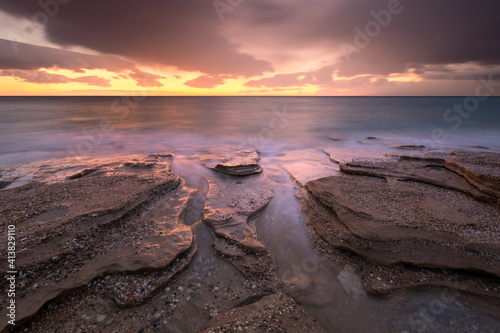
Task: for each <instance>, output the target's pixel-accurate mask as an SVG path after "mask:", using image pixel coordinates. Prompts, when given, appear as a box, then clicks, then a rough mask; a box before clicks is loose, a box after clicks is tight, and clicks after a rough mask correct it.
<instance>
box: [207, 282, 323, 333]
mask: <svg viewBox="0 0 500 333" xmlns="http://www.w3.org/2000/svg"><path fill="white" fill-rule="evenodd" d="M233 331H235V332H239V331H243V332H290V333H299V332H321V333H323V332H326V331H325V330H324V329H323V328H322V327H321V325H320V324H319V323H318V322H317V321H315V320H314V319H313V318H312V317H310V316H309V315H308V314H307V313H306V312H305V311H304V310H303V309H302V308H301V307H300V306H299V305H298V304H297V303H295V301H294V300H293V299H292V298H290V297H288V296H287V295H285V294H284V293H282V292H278V293H276V294H272V295H269V296H264V297H262V299H261V300H259V301H257V302H255V303H252V304H250V305H246V306H242V307H239V308H235V309H232V310H229V311H226V312H225V313H222V314H220V315H218V316H216V317H214V318H213V319H212V320H211V321H210V323H209V324H208V328H207V329H206V330H205V331H203V332H205V333H217V332H233Z"/></svg>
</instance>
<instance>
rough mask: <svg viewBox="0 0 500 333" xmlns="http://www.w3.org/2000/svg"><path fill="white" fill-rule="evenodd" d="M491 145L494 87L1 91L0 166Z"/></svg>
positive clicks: (497, 119) (495, 140) (495, 147)
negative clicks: (205, 92)
mask: <svg viewBox="0 0 500 333" xmlns="http://www.w3.org/2000/svg"><path fill="white" fill-rule="evenodd" d="M407 145H413V146H425V148H423V147H420V150H422V151H435V150H439V151H451V150H484V151H496V152H498V151H500V97H490V98H487V99H485V100H482V101H480V100H479V99H478V98H466V97H149V96H135V97H132V96H123V97H0V166H8V165H14V164H19V163H26V162H32V161H37V160H43V159H49V158H58V157H68V156H69V157H72V156H73V157H78V156H109V155H114V154H129V153H140V154H143V153H144V154H146V153H153V152H173V153H176V152H180V153H182V154H184V155H189V154H197V152H198V151H200V150H203V149H205V148H213V147H234V148H236V149H240V148H241V149H248V148H256V149H258V150H259V151H260V153H261V154H262V155H263V156H276V155H278V154H281V153H283V152H284V151H293V150H303V149H309V148H329V149H338V150H343V151H349V152H352V153H360V154H361V153H366V152H383V151H389V152H391V151H399V152H401V149H400V148H397V147H400V146H407Z"/></svg>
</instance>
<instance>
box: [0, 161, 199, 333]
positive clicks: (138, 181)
mask: <svg viewBox="0 0 500 333" xmlns="http://www.w3.org/2000/svg"><path fill="white" fill-rule="evenodd" d="M160 164H161V163H160ZM155 166H156V164H155ZM131 167H132V166H126V165H124V164H123V163H121V162H117V163H113V164H112V165H111V166H110V165H109V164H108V165H96V166H92V168H90V169H89V168H85V169H83V170H82V171H78V172H77V173H74V175H77V176H76V177H71V176H65V177H59V178H58V179H59V180H60V181H59V182H50V183H40V182H32V183H30V184H28V185H25V186H21V187H16V188H14V189H10V190H5V191H3V192H2V195H1V196H0V205H1V207H2V211H1V216H2V222H1V223H2V225H3V226H4V227H5V226H6V224H15V225H16V229H17V239H18V243H17V249H18V253H19V255H18V258H17V260H16V270H18V271H19V272H20V273H19V276H18V284H17V287H18V289H17V292H18V295H19V298H18V300H17V308H18V311H17V318H16V320H17V321H18V322H19V321H22V320H23V319H26V318H27V317H30V316H32V315H34V314H35V313H36V312H37V311H38V310H39V309H40V308H41V307H42V306H43V305H44V304H45V303H46V302H48V301H49V300H52V299H54V298H56V297H58V296H60V295H63V294H66V293H68V292H70V291H73V290H75V289H77V288H80V287H82V286H85V285H87V284H88V283H89V282H91V281H92V280H94V279H95V278H97V277H101V276H106V275H113V274H117V273H125V272H127V273H133V272H139V271H141V272H144V271H158V270H162V269H168V268H169V267H170V268H171V269H170V270H169V271H168V272H165V273H164V274H162V276H163V282H166V280H165V279H168V278H169V276H170V277H171V276H172V275H173V274H175V271H178V270H180V269H182V268H183V265H180V264H177V265H173V264H174V262H176V260H177V259H178V258H180V257H183V258H185V259H184V263H186V262H188V261H189V260H190V258H191V257H192V256H193V254H194V252H193V247H192V246H193V234H192V231H191V228H190V227H188V226H185V225H183V224H182V221H180V220H179V216H180V215H181V213H182V210H183V209H184V207H185V204H186V202H187V200H188V197H189V195H190V193H191V192H190V191H188V190H187V189H185V188H183V186H182V181H181V179H180V178H179V177H178V176H177V175H175V174H172V173H169V172H168V171H167V170H168V169H169V168H167V169H165V168H161V169H160V170H156V171H157V172H156V173H155V177H154V178H151V177H150V175H149V174H147V173H141V172H137V171H136V170H134V171H132V170H130V172H129V170H128V169H127V168H131ZM85 170H93V171H92V172H88V171H85ZM38 177H39V179H43V177H41V175H40V174H38ZM158 200H160V201H159V202H162V203H163V206H162V207H161V208H158V207H155V205H153V206H151V205H152V204H153V203H154V202H157V201H158ZM156 205H157V204H156ZM166 207H168V210H165V208H166ZM4 229H5V230H6V228H4ZM186 259H187V260H186ZM159 281H160V282H161V280H159ZM158 285H161V284H160V283H158ZM123 289H124V288H122V290H121V292H119V293H115V294H113V289H112V288H109V290H110V294H109V295H110V296H111V297H113V298H114V299H115V301H116V303H118V304H122V305H126V304H129V303H130V302H137V301H138V300H140V299H144V297H147V296H148V294H150V293H151V292H153V291H154V290H153V288H148V289H147V290H144V292H143V293H142V295H137V293H132V292H131V293H129V294H127V292H124V291H123ZM125 289H126V288H125ZM4 328H5V327H4V326H2V327H1V328H0V330H2V329H4Z"/></svg>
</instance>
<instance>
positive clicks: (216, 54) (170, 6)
mask: <svg viewBox="0 0 500 333" xmlns="http://www.w3.org/2000/svg"><path fill="white" fill-rule="evenodd" d="M58 7H59V8H57V11H56V10H55V9H54V10H53V12H54V13H55V14H54V15H53V17H50V18H49V19H48V20H46V21H47V22H45V23H46V25H45V27H46V33H47V37H48V39H49V40H50V41H51V42H53V43H57V44H59V45H65V46H74V45H78V46H83V47H87V48H90V49H93V50H97V51H99V52H103V53H106V54H116V55H120V56H124V57H128V58H132V59H136V60H139V61H146V62H153V63H159V64H163V65H169V66H176V67H178V68H179V69H181V70H185V71H199V72H202V73H205V74H208V75H219V74H236V75H241V76H245V77H249V76H253V75H260V74H262V73H264V72H265V71H271V70H272V67H271V65H270V64H269V63H268V62H266V61H262V60H258V59H256V58H255V57H253V56H252V55H249V54H246V53H242V52H239V51H238V45H237V44H234V43H230V42H228V41H227V40H226V39H225V38H223V37H222V36H221V35H220V34H219V29H220V24H221V22H220V21H219V18H218V15H217V13H216V11H215V9H214V7H213V4H212V1H205V0H190V1H179V0H173V1H147V2H140V1H136V0H107V1H92V0H90V1H89V0H72V1H70V2H68V3H67V4H66V5H64V6H63V5H59V6H58ZM0 9H2V10H4V11H6V12H8V13H10V14H13V15H17V16H19V17H23V16H24V17H27V18H32V17H33V15H36V13H37V12H40V10H41V8H40V6H39V5H38V3H37V2H35V1H31V0H16V1H12V2H11V1H7V2H6V1H3V2H0Z"/></svg>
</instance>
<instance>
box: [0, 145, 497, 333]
mask: <svg viewBox="0 0 500 333" xmlns="http://www.w3.org/2000/svg"><path fill="white" fill-rule="evenodd" d="M407 153H408V151H406V150H405V151H401V153H400V154H394V153H390V154H387V156H384V157H383V158H378V159H371V160H366V159H347V160H346V159H345V157H344V156H335V151H333V150H329V151H320V150H316V151H315V152H311V150H308V151H307V152H305V153H304V155H303V156H305V157H307V158H309V160H304V161H300V160H299V159H297V156H300V155H301V153H298V154H297V156H295V155H294V156H292V157H290V158H289V159H288V160H287V158H288V157H287V156H281V157H277V158H264V157H260V156H259V154H258V152H257V151H252V150H249V151H232V150H230V149H223V150H215V151H213V152H207V153H206V154H204V155H200V156H195V157H191V158H190V159H186V158H185V157H184V158H183V157H179V156H175V155H173V154H170V153H168V152H167V153H158V154H151V155H149V156H139V155H133V156H122V157H121V158H117V157H110V158H101V159H88V160H86V161H82V162H80V163H81V164H79V165H74V164H73V165H72V162H71V161H69V160H68V161H65V160H49V161H40V162H34V163H30V164H24V165H17V166H12V167H6V168H0V174H2V178H1V179H0V186H1V188H0V201H1V202H2V205H1V207H2V223H1V224H2V228H4V230H7V229H6V228H7V225H8V224H15V225H16V227H17V235H16V237H17V240H18V242H19V245H18V249H19V250H18V251H19V252H18V262H17V265H18V267H19V269H18V270H19V271H20V272H21V273H20V274H19V275H18V276H17V278H18V286H17V288H18V289H17V291H18V294H19V295H22V297H21V296H20V297H19V298H17V300H18V304H17V311H18V313H17V315H18V317H17V320H19V322H18V323H19V324H20V325H21V327H19V326H18V325H16V330H14V331H22V327H31V329H35V328H37V329H39V330H40V329H41V330H44V329H45V330H46V329H49V328H51V329H54V328H55V327H52V326H51V324H50V320H49V318H50V319H51V320H53V318H59V321H58V322H59V324H58V325H59V327H60V331H62V332H65V331H74V330H76V331H78V329H80V331H82V332H84V331H99V332H108V331H112V330H116V327H118V326H119V327H121V328H122V329H123V330H125V331H137V332H139V331H141V329H142V330H143V332H146V331H151V332H154V331H156V330H158V329H160V328H161V327H163V326H165V327H168V329H171V330H172V331H177V330H180V329H181V328H182V327H183V326H182V325H183V324H185V323H183V321H182V319H181V318H182V317H183V316H184V315H188V316H189V315H197V316H199V322H197V323H193V324H190V325H193V326H192V327H191V329H193V330H195V331H198V330H205V329H206V330H207V332H209V331H210V332H218V331H222V327H224V326H225V325H227V323H229V322H233V321H234V322H238V321H240V320H241V319H240V317H238V316H236V317H234V316H233V315H234V314H230V313H231V311H232V309H235V308H238V309H240V310H238V311H240V312H241V311H243V313H251V312H252V311H253V312H252V313H255V306H257V308H258V307H259V304H263V305H262V306H263V307H264V308H265V309H267V310H266V311H263V313H258V312H259V311H257V313H255V314H254V315H253V316H254V317H253V318H254V322H251V323H248V324H247V323H242V329H245V325H247V326H246V327H248V329H251V327H253V328H254V329H255V331H259V329H260V330H264V329H266V327H267V328H270V327H275V326H273V325H275V324H274V322H273V321H269V320H265V322H263V321H262V320H264V318H265V317H267V316H272V317H273V318H277V320H278V322H279V321H281V325H282V326H281V327H289V329H292V328H294V326H293V325H299V326H300V325H302V324H303V325H304V326H306V327H308V329H309V328H310V330H311V331H315V332H316V331H317V332H320V331H322V330H326V331H330V330H331V329H333V328H343V329H354V328H360V327H362V326H359V325H367V326H366V327H372V328H373V329H374V331H377V330H378V331H385V330H386V329H388V328H390V329H391V330H392V331H395V332H397V331H402V330H405V329H412V328H413V329H415V327H411V326H412V325H411V323H409V321H408V317H411V313H412V311H414V310H412V309H413V308H415V307H417V308H418V302H417V301H416V298H415V297H417V298H418V296H419V295H425V297H430V298H431V300H432V299H433V298H432V297H434V298H435V296H432V293H433V292H434V291H435V290H436V289H437V290H444V289H447V290H454V291H456V294H454V295H455V296H454V302H453V304H455V303H457V302H460V304H468V306H469V305H470V306H471V307H472V309H473V310H471V311H470V312H467V315H466V316H464V318H469V319H470V320H471V325H472V323H473V324H474V325H477V324H481V325H485V326H484V327H486V328H488V327H495V325H498V324H499V322H500V318H499V317H498V316H497V314H498V313H500V311H498V310H500V309H499V308H498V299H499V298H500V290H499V288H498V283H497V282H498V277H499V276H500V271H498V267H495V266H494V262H495V260H496V259H498V257H499V256H500V239H499V238H500V237H499V235H500V226H499V225H498V221H499V218H500V177H499V174H500V154H499V153H486V152H455V153H452V154H446V153H436V152H431V153H415V152H413V151H411V154H407ZM354 155H355V153H354ZM316 158H317V159H316ZM325 159H326V160H325ZM35 169H38V171H37V172H35V173H34V174H31V175H30V174H29V173H30V172H32V171H33V170H35ZM8 177H11V178H8ZM16 185H19V186H16ZM285 197H286V198H288V199H286V200H284V199H282V198H285ZM280 198H281V199H280ZM280 200H281V201H280ZM293 201H297V203H296V204H292V202H293ZM290 205H291V206H290ZM294 205H295V206H294ZM293 207H295V208H293ZM294 209H295V210H294ZM288 211H291V212H295V213H294V214H288V215H287V214H285V213H286V212H288ZM273 219H274V220H273ZM275 220H279V221H286V223H288V225H291V224H292V223H296V225H304V226H306V231H305V232H300V228H292V229H291V228H289V227H288V229H291V230H287V224H283V225H280V224H279V223H278V226H277V227H276V228H278V227H280V228H282V229H275V230H274V229H272V228H271V229H269V227H268V226H271V224H269V223H270V221H275ZM274 223H275V224H276V222H274ZM266 228H267V229H266ZM263 232H264V233H263ZM265 233H270V235H276V236H277V237H278V238H274V239H271V240H269V239H266V237H271V236H266V235H265ZM271 238H272V237H271ZM273 241H274V242H276V244H278V245H277V248H278V249H274V247H273V245H272V243H273ZM287 242H288V243H290V242H291V243H290V244H292V243H293V244H296V245H294V246H292V247H291V248H287V245H286V244H288V243H287ZM311 243H312V244H311ZM266 244H267V245H266ZM297 244H302V245H300V246H303V247H300V246H299V245H297ZM294 247H295V248H296V249H297V252H296V253H295V252H293V248H294ZM284 249H288V250H287V251H291V252H287V254H286V255H283V253H282V251H284ZM308 251H311V252H308ZM305 253H309V254H307V256H305ZM165 254H167V255H165ZM200 258H204V260H201V259H200ZM495 258H496V259H495ZM207 262H208V263H213V264H207ZM313 268H314V269H313ZM228 272H229V273H228ZM226 275H228V276H230V277H228V276H226ZM328 276H333V278H328V279H326V277H328ZM332 280H333V281H332ZM206 281H212V282H208V283H207V282H206ZM174 286H175V289H174ZM443 288H444V289H443ZM167 289H168V290H167ZM174 290H175V291H174ZM331 292H334V293H335V295H337V296H336V298H337V300H335V297H326V294H329V293H331ZM322 294H324V295H322ZM77 295H79V296H77ZM320 296H324V297H320ZM75 297H76V299H75ZM290 297H291V298H290ZM422 297H424V296H422ZM323 298H324V299H323ZM339 299H340V300H343V301H345V302H346V304H348V305H347V306H345V309H342V308H339V306H338V304H339ZM174 300H175V301H174ZM191 300H197V302H200V301H201V304H200V305H193V304H191V303H190V301H191ZM405 300H406V302H408V304H406V307H405V308H404V309H403V310H396V309H395V306H396V305H398V304H399V305H401V304H404V303H405ZM455 301H456V302H455ZM71 302H76V304H78V306H75V309H72V306H71V304H72V303H71ZM261 302H262V303H261ZM292 302H294V303H295V305H293V303H292ZM90 304H94V305H93V306H90ZM269 304H272V306H273V308H271V307H269ZM283 304H292V308H290V309H288V307H287V306H285V305H283ZM321 304H322V305H321ZM450 304H451V303H450ZM446 305H448V307H447V308H448V310H449V311H451V316H452V317H459V315H458V313H459V311H462V310H460V309H458V308H456V309H455V308H454V307H453V306H452V305H449V304H446ZM379 306H382V307H383V310H382V313H378V312H377V311H379V310H375V309H376V308H377V307H379ZM2 308H3V310H2V313H3V311H4V309H5V307H4V305H2ZM275 308H280V309H285V308H286V309H287V311H288V312H287V313H289V314H290V316H288V317H287V316H286V315H284V313H285V312H284V311H281V314H280V313H278V312H276V311H274V309H275ZM76 309H79V310H78V311H83V312H89V313H88V314H86V315H79V316H77V313H79V312H78V311H77V310H76ZM322 309H323V310H322ZM327 309H330V310H332V309H333V310H335V311H337V313H333V314H332V313H330V314H329V315H327V314H325V311H326V310H327ZM346 309H352V311H353V312H354V313H351V316H352V315H356V314H357V315H361V314H365V315H366V314H367V316H368V317H367V318H372V319H367V322H366V323H364V324H362V323H356V322H353V321H352V320H347V319H344V320H342V319H341V317H342V315H341V313H342V311H346ZM304 310H305V312H304ZM75 311H76V312H75ZM443 311H444V310H443ZM481 313H482V314H484V315H482V314H481ZM479 314H481V315H479ZM240 315H241V313H240ZM103 316H104V317H103ZM328 316H331V318H328ZM377 316H379V318H389V319H387V320H386V322H385V321H384V323H382V324H380V323H379V324H375V322H376V321H377V320H376V318H377ZM467 316H469V317H467ZM87 317H89V318H88V319H87ZM292 317H297V318H301V319H300V320H291V321H290V318H292ZM393 317H395V318H393ZM434 317H436V318H435V319H434V320H433V321H432V323H427V324H426V325H431V324H432V325H437V326H434V327H439V328H443V327H441V326H439V325H443V323H442V322H441V319H440V316H438V315H435V316H434ZM442 317H443V316H442ZM215 318H217V320H215ZM221 318H224V320H222V319H221ZM235 318H236V319H235ZM391 318H392V319H391ZM488 318H489V319H488ZM332 319H334V320H332ZM117 325H118V326H117ZM252 325H253V326H252ZM266 325H267V326H266ZM287 325H289V326H287ZM356 325H358V326H356ZM370 325H372V326H370ZM422 325H423V324H422ZM492 325H493V326H492ZM409 326H410V327H409ZM276 327H280V326H279V325H278V326H276ZM295 327H298V326H295ZM8 329H9V327H8V326H7V325H4V324H3V325H2V327H1V328H0V330H2V332H3V331H7V330H8ZM444 329H446V327H444ZM450 329H451V330H450V331H453V329H452V328H450ZM444 331H447V330H444Z"/></svg>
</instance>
